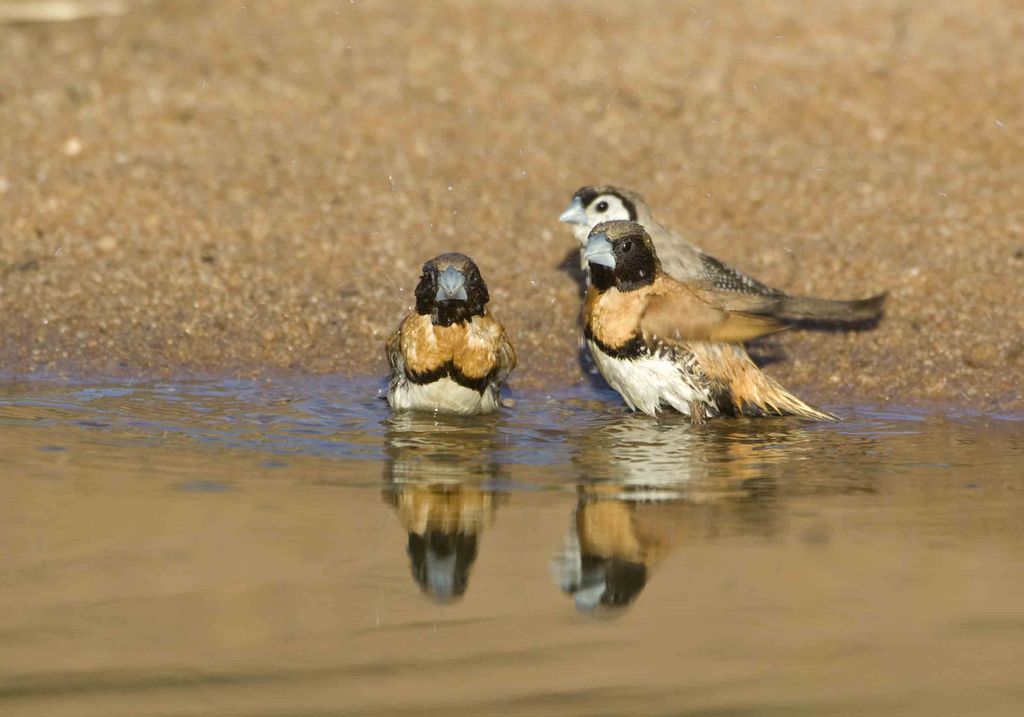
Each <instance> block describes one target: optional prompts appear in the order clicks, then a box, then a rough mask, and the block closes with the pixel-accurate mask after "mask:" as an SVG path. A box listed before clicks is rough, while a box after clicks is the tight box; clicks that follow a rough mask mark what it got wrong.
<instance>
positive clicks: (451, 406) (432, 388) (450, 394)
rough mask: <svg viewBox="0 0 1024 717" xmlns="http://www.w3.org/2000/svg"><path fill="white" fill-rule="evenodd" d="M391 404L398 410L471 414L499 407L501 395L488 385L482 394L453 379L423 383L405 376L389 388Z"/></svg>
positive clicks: (486, 411) (488, 411)
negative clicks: (499, 396) (414, 381)
mask: <svg viewBox="0 0 1024 717" xmlns="http://www.w3.org/2000/svg"><path fill="white" fill-rule="evenodd" d="M388 403H390V404H391V407H392V408H393V409H395V410H396V411H430V412H433V413H449V414H452V413H454V414H458V415H464V416H471V415H476V414H479V413H490V412H491V411H494V410H496V409H497V408H498V396H497V392H495V391H493V390H491V388H490V387H487V388H485V389H484V392H483V393H482V394H481V393H480V392H479V391H474V390H473V389H471V388H466V387H465V386H460V385H459V384H457V383H456V382H455V381H453V380H451V379H450V378H440V379H438V380H436V381H434V382H433V383H426V384H419V383H413V382H412V381H409V380H408V379H407V378H406V377H405V376H401V377H399V378H398V379H397V380H395V381H392V383H391V386H390V387H389V388H388Z"/></svg>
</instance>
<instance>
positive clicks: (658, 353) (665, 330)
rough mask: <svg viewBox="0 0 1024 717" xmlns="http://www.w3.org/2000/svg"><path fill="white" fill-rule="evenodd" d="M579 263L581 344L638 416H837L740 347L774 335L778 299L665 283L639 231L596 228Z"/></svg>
mask: <svg viewBox="0 0 1024 717" xmlns="http://www.w3.org/2000/svg"><path fill="white" fill-rule="evenodd" d="M583 255H584V257H585V258H586V260H587V262H588V265H589V270H590V287H589V288H588V289H587V296H586V300H585V304H584V310H583V325H584V336H585V338H586V342H587V345H588V347H589V349H590V352H591V355H592V356H593V357H594V363H595V365H596V366H597V369H598V371H600V373H601V375H602V376H604V379H605V380H606V381H607V382H608V383H609V385H611V387H612V388H614V389H615V390H616V391H618V392H619V394H621V395H622V398H623V399H625V401H626V403H627V404H628V405H629V407H630V408H632V409H633V410H635V411H643V412H644V413H646V414H649V415H652V416H654V415H657V414H658V412H659V411H660V410H662V409H663V408H672V409H675V410H676V411H679V412H680V413H683V414H685V415H687V416H689V417H690V419H691V420H692V421H693V422H694V423H702V422H703V421H704V420H705V419H707V418H713V417H716V416H720V415H726V416H740V415H743V416H802V417H804V418H812V419H817V420H831V419H833V418H834V417H833V416H831V415H829V414H828V413H825V412H823V411H820V410H818V409H816V408H814V407H813V406H810V405H808V404H806V403H804V402H803V401H801V400H800V399H798V398H797V397H796V396H794V395H792V394H791V393H789V392H788V391H786V389H784V388H783V387H782V386H780V385H779V384H778V383H776V382H775V381H773V380H772V379H771V378H769V377H768V376H767V375H765V373H764V372H763V371H761V369H760V368H758V367H757V365H756V364H754V362H753V361H751V359H750V357H749V356H748V355H747V352H746V351H745V350H744V349H743V346H742V343H743V342H744V341H749V340H751V339H755V338H757V337H759V336H764V335H765V334H769V333H773V332H775V331H779V330H781V329H783V328H785V327H786V324H785V323H784V322H783V321H781V320H780V319H779V318H777V317H778V314H779V309H780V303H781V301H782V300H781V299H780V298H779V297H775V296H762V295H760V294H742V293H736V292H730V291H723V290H720V289H714V288H709V287H706V286H704V285H702V284H699V283H698V284H691V283H683V282H681V281H678V280H676V279H674V278H672V277H671V276H669V275H667V274H666V273H665V272H664V271H663V270H662V267H661V262H660V261H659V259H658V255H657V253H656V251H655V248H654V242H653V241H652V240H651V237H650V235H649V234H648V233H647V232H646V231H645V230H644V228H643V227H642V226H640V225H639V224H637V223H636V222H630V221H614V222H604V223H602V224H598V225H597V226H596V227H594V229H593V231H591V233H590V237H589V238H588V240H587V244H586V247H585V248H584V251H583Z"/></svg>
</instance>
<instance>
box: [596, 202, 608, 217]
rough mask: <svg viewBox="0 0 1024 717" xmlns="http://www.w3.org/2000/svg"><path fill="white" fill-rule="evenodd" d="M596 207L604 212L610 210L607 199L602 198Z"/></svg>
mask: <svg viewBox="0 0 1024 717" xmlns="http://www.w3.org/2000/svg"><path fill="white" fill-rule="evenodd" d="M596 209H597V211H599V212H601V213H602V214H604V213H605V212H607V211H608V202H606V201H604V200H603V199H602V200H601V201H600V202H598V203H597V207H596Z"/></svg>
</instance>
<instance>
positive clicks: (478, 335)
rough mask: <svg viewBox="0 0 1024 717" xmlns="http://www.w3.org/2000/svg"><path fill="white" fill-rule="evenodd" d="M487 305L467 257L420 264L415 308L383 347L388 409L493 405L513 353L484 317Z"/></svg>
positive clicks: (452, 410) (464, 409)
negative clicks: (388, 376) (388, 372)
mask: <svg viewBox="0 0 1024 717" xmlns="http://www.w3.org/2000/svg"><path fill="white" fill-rule="evenodd" d="M489 300H490V296H489V294H488V292H487V286H486V285H485V284H484V281H483V278H482V277H481V276H480V270H479V269H478V268H477V266H476V264H475V263H473V260H472V259H470V258H469V257H467V256H464V255H462V254H454V253H452V254H442V255H440V256H438V257H435V258H434V259H431V260H430V261H428V262H427V263H426V264H424V265H423V273H422V274H421V276H420V280H419V284H418V285H417V287H416V308H415V310H414V311H413V312H412V313H410V314H409V315H408V316H406V317H405V319H403V320H402V323H401V324H400V325H399V327H398V328H397V329H396V330H395V332H394V333H393V334H392V335H391V337H390V338H389V339H388V341H387V358H388V364H389V365H390V367H391V381H390V383H389V386H388V394H387V398H388V403H390V404H391V407H392V408H393V409H395V410H398V411H407V410H418V411H431V412H435V413H449V414H462V415H472V414H479V413H489V412H491V411H494V410H495V409H496V408H497V407H498V405H499V401H500V397H501V395H500V394H501V386H502V384H503V383H504V382H505V379H506V378H507V377H508V375H509V373H510V372H511V371H512V369H513V368H515V365H516V352H515V349H514V348H513V347H512V343H511V342H510V341H509V340H508V337H507V336H506V335H505V330H504V328H503V327H502V325H501V324H500V323H498V321H497V320H495V319H494V318H493V317H492V316H490V314H488V313H487V308H486V304H487V302H488V301H489Z"/></svg>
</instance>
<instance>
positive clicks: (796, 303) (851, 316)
mask: <svg viewBox="0 0 1024 717" xmlns="http://www.w3.org/2000/svg"><path fill="white" fill-rule="evenodd" d="M887 296H888V293H887V292H882V293H881V294H876V295H874V296H869V297H868V298H866V299H854V300H852V301H840V300H836V299H818V298H816V297H813V296H786V297H785V298H783V299H782V300H781V302H780V305H779V315H781V316H783V317H785V318H788V319H792V320H796V321H800V320H804V321H843V322H856V321H874V320H876V319H878V318H879V317H880V316H881V315H882V306H883V304H885V299H886V297H887Z"/></svg>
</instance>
